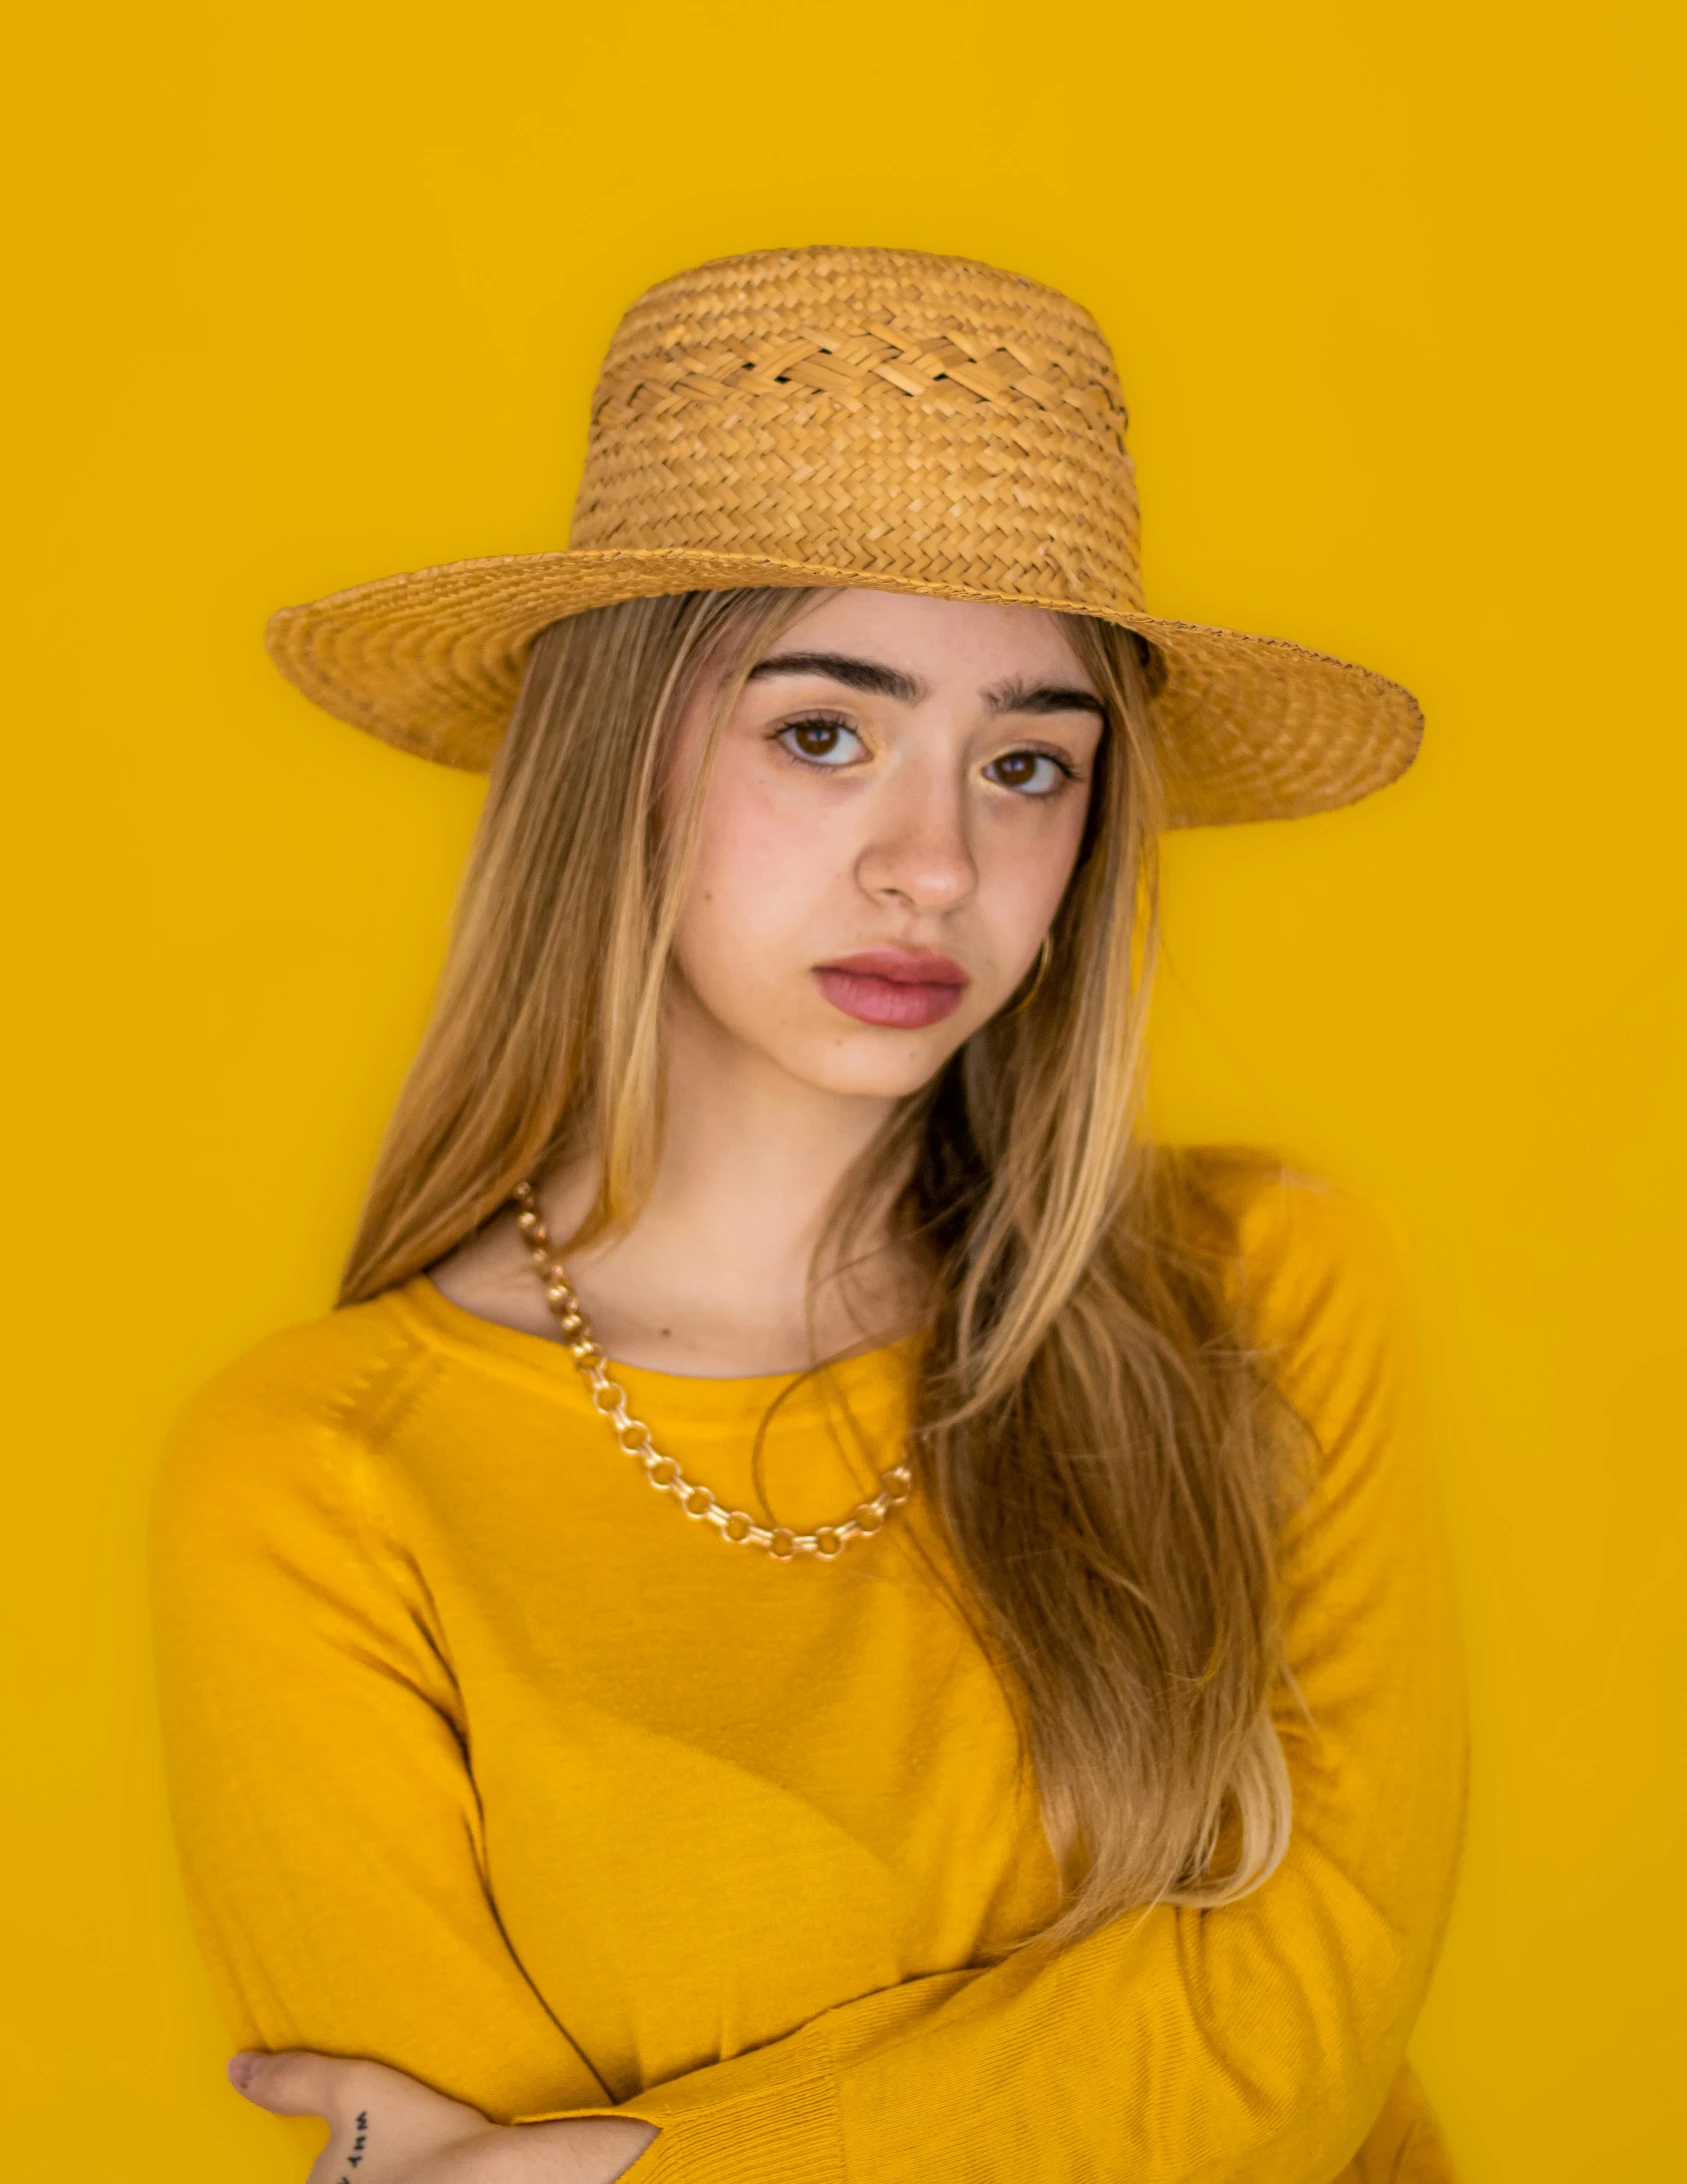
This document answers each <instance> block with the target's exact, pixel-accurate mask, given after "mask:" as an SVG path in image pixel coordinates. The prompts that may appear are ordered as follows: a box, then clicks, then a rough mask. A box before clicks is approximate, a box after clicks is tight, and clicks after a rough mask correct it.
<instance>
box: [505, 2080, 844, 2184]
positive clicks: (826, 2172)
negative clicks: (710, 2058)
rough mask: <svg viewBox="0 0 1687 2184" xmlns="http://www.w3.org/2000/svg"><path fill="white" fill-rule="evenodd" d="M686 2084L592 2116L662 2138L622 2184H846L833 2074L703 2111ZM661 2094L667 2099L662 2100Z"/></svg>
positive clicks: (549, 2119) (540, 2119) (536, 2119)
mask: <svg viewBox="0 0 1687 2184" xmlns="http://www.w3.org/2000/svg"><path fill="white" fill-rule="evenodd" d="M684 2083H685V2081H684V2080H683V2079H682V2080H680V2081H679V2084H678V2085H677V2086H675V2087H673V2088H664V2087H662V2086H653V2087H652V2088H651V2090H650V2091H649V2092H648V2093H644V2094H640V2095H639V2096H638V2097H637V2098H636V2099H635V2100H630V2101H628V2102H627V2103H626V2104H625V2106H623V2107H621V2108H616V2109H602V2108H600V2109H593V2110H590V2111H587V2112H588V2113H590V2114H593V2115H616V2116H635V2117H637V2119H638V2120H639V2122H641V2123H651V2124H654V2125H655V2126H656V2128H657V2131H658V2132H659V2134H660V2136H659V2137H658V2138H657V2139H656V2140H655V2141H654V2142H653V2143H652V2144H651V2145H650V2146H648V2147H646V2149H645V2151H644V2152H643V2153H642V2154H641V2155H640V2156H639V2158H638V2159H637V2161H635V2162H634V2163H633V2165H632V2167H631V2168H630V2169H628V2170H626V2171H625V2172H624V2173H623V2176H622V2179H621V2184H844V2163H843V2132H842V2129H841V2127H840V2124H839V2117H838V2088H837V2081H836V2079H835V2078H834V2077H833V2076H832V2075H831V2074H830V2072H827V2071H816V2072H815V2073H814V2074H813V2075H812V2076H811V2077H805V2078H797V2079H794V2080H792V2081H790V2082H789V2083H787V2084H783V2085H776V2086H765V2087H761V2088H759V2089H757V2090H755V2091H752V2092H746V2093H740V2094H738V2095H737V2096H736V2097H731V2096H729V2097H728V2098H726V2099H724V2100H722V2101H719V2102H718V2103H710V2104H708V2105H705V2106H694V2105H693V2104H692V2102H691V2101H689V2100H686V2099H685V2098H684V2097H683V2095H682V2094H681V2092H680V2089H681V2088H682V2087H683V2086H684ZM664 2092H668V2093H669V2095H670V2097H669V2098H667V2099H664V2097H663V2096H664ZM674 2095H680V2097H679V2098H674V2097H673V2096H674ZM572 2113H573V2114H575V2115H579V2114H580V2113H581V2111H580V2110H578V2109H576V2110H574V2111H572ZM566 2120H567V2119H566V2118H565V2117H562V2116H524V2117H522V2119H521V2121H522V2122H523V2123H560V2122H563V2121H566Z"/></svg>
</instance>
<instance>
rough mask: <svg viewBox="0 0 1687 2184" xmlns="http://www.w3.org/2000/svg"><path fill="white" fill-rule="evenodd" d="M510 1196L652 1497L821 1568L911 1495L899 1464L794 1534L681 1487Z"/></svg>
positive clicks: (557, 1311)
mask: <svg viewBox="0 0 1687 2184" xmlns="http://www.w3.org/2000/svg"><path fill="white" fill-rule="evenodd" d="M511 1195H512V1196H513V1198H514V1200H515V1205H516V1216H515V1218H516V1226H517V1227H518V1228H519V1229H520V1230H521V1233H522V1239H523V1241H524V1242H525V1243H526V1245H527V1249H528V1253H529V1255H530V1257H531V1258H532V1261H533V1264H534V1266H535V1268H536V1269H537V1270H538V1274H539V1279H540V1280H541V1281H542V1282H543V1283H544V1285H545V1302H546V1303H547V1304H548V1305H549V1306H550V1308H551V1311H552V1313H553V1315H554V1316H555V1319H556V1323H557V1326H558V1327H559V1328H560V1329H561V1332H562V1339H563V1341H564V1342H565V1343H566V1344H567V1346H568V1350H569V1353H570V1355H571V1356H572V1357H573V1359H574V1362H575V1364H576V1366H578V1368H579V1371H580V1375H581V1377H582V1379H584V1381H585V1382H586V1385H587V1386H588V1388H589V1389H590V1390H591V1398H592V1408H593V1410H595V1411H596V1412H597V1414H598V1416H599V1417H600V1418H601V1419H603V1420H604V1422H605V1424H606V1425H607V1426H608V1427H609V1430H610V1431H611V1432H612V1433H613V1434H614V1436H615V1442H616V1446H617V1447H618V1448H619V1449H620V1451H621V1453H622V1455H623V1456H630V1457H632V1459H633V1461H634V1462H635V1463H636V1464H638V1465H640V1466H641V1467H642V1468H643V1471H644V1475H645V1477H646V1478H647V1479H648V1480H649V1481H650V1484H651V1485H652V1486H653V1487H654V1488H655V1489H656V1491H657V1493H658V1494H672V1495H673V1497H674V1499H675V1500H676V1501H677V1502H678V1503H679V1505H680V1507H681V1508H682V1509H683V1510H684V1511H685V1513H686V1515H687V1516H688V1517H693V1518H695V1519H696V1520H697V1522H698V1523H700V1524H712V1525H713V1526H714V1528H715V1530H716V1531H717V1532H718V1533H719V1534H720V1536H721V1538H722V1539H724V1540H726V1541H727V1542H728V1543H729V1544H730V1545H731V1546H734V1547H760V1548H762V1549H763V1550H764V1552H766V1553H767V1554H770V1555H771V1556H772V1557H773V1559H774V1561H775V1562H791V1561H794V1560H795V1559H796V1557H797V1556H798V1555H818V1556H819V1557H820V1558H821V1560H822V1561H823V1562H829V1561H830V1560H831V1559H832V1557H833V1556H834V1555H839V1554H842V1552H843V1550H844V1548H845V1547H846V1546H847V1545H848V1544H849V1542H850V1541H851V1540H852V1539H869V1538H871V1536H872V1535H873V1533H875V1532H878V1531H882V1530H883V1529H884V1524H885V1520H886V1518H887V1517H888V1516H889V1515H890V1513H891V1511H892V1510H893V1509H895V1508H897V1507H898V1506H899V1505H900V1504H901V1503H903V1502H905V1501H906V1500H907V1499H908V1497H909V1495H910V1494H912V1493H913V1491H914V1475H913V1473H912V1472H911V1471H910V1470H909V1469H908V1466H907V1465H906V1464H893V1465H892V1466H891V1468H890V1470H888V1471H881V1472H880V1474H879V1491H878V1492H877V1493H876V1494H875V1495H874V1496H873V1498H872V1499H871V1501H864V1502H857V1503H856V1505H855V1507H854V1508H853V1509H852V1510H851V1511H850V1513H849V1515H848V1516H847V1517H845V1518H844V1519H843V1521H842V1522H841V1523H839V1524H822V1525H820V1526H818V1527H817V1528H816V1529H815V1530H814V1531H812V1532H793V1531H792V1530H791V1529H790V1527H789V1526H788V1525H783V1524H773V1525H767V1524H758V1523H757V1522H756V1520H755V1518H754V1517H752V1516H750V1515H749V1514H748V1512H747V1511H745V1510H743V1509H727V1508H724V1507H723V1506H722V1505H721V1503H719V1502H718V1501H716V1499H715V1497H714V1496H713V1494H711V1493H710V1492H709V1489H708V1488H707V1487H706V1486H699V1485H697V1483H696V1482H695V1481H694V1480H692V1479H688V1478H687V1477H686V1475H685V1473H684V1472H683V1471H682V1470H681V1469H680V1467H679V1465H678V1464H677V1463H675V1461H674V1459H673V1458H672V1457H671V1456H664V1455H663V1454H662V1453H661V1451H660V1450H659V1449H658V1448H657V1446H656V1443H655V1441H654V1440H653V1439H652V1437H651V1432H650V1428H649V1427H648V1426H647V1425H645V1424H644V1423H643V1421H642V1420H641V1419H637V1418H635V1417H633V1415H632V1413H631V1412H630V1411H629V1410H628V1409H627V1391H626V1389H625V1388H623V1387H622V1386H620V1384H619V1383H618V1382H617V1381H614V1380H611V1379H610V1377H609V1372H608V1361H607V1359H606V1358H605V1356H604V1354H603V1352H602V1351H601V1350H600V1349H599V1348H598V1346H597V1344H596V1343H595V1342H594V1341H593V1340H592V1330H591V1324H590V1322H589V1321H588V1320H587V1318H586V1315H585V1313H584V1312H582V1311H581V1309H580V1300H579V1298H578V1297H577V1296H576V1295H575V1294H574V1289H573V1285H572V1284H571V1283H570V1281H569V1279H568V1275H567V1273H566V1272H565V1270H564V1268H563V1264H562V1261H561V1260H560V1259H559V1258H558V1257H557V1255H556V1252H555V1250H554V1249H553V1248H552V1244H551V1240H550V1237H549V1236H548V1235H547V1234H546V1233H545V1224H544V1221H543V1219H542V1217H541V1216H540V1212H539V1201H538V1199H537V1197H536V1196H535V1194H534V1190H533V1185H532V1184H531V1183H528V1182H523V1183H518V1184H517V1185H516V1187H515V1190H514V1191H513V1192H512V1194H511Z"/></svg>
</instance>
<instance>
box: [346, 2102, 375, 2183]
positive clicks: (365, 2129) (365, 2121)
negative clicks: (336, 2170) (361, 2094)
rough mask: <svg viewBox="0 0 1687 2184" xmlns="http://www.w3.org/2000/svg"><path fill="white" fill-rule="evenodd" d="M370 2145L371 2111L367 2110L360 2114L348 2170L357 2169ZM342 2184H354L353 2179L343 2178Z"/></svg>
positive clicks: (347, 2159) (347, 2164) (348, 2156)
mask: <svg viewBox="0 0 1687 2184" xmlns="http://www.w3.org/2000/svg"><path fill="white" fill-rule="evenodd" d="M368 2145H369V2111H368V2110H367V2109H364V2110H362V2111H361V2112H360V2114H359V2116H358V2119H357V2136H356V2137H355V2138H354V2139H353V2140H352V2142H351V2152H350V2153H349V2154H347V2156H346V2167H347V2169H348V2170H350V2169H355V2168H356V2167H357V2165H358V2163H359V2162H360V2161H361V2160H362V2159H363V2156H364V2153H365V2151H366V2149H367V2147H368ZM340 2184H353V2179H352V2178H351V2177H350V2176H349V2175H348V2176H343V2177H341V2179H340Z"/></svg>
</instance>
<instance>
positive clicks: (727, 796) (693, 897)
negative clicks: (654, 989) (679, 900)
mask: <svg viewBox="0 0 1687 2184" xmlns="http://www.w3.org/2000/svg"><path fill="white" fill-rule="evenodd" d="M781 786H782V784H780V783H779V782H778V781H777V780H776V779H775V780H773V781H769V780H767V779H765V778H761V779H757V778H746V776H745V774H744V773H743V772H741V771H740V770H739V769H738V768H737V767H735V766H733V765H732V764H731V762H730V758H729V756H728V754H726V753H724V752H723V753H722V763H720V764H719V765H717V767H716V771H715V776H714V779H713V780H712V781H711V783H710V786H709V794H708V798H707V801H706V802H705V804H704V807H703V817H702V826H701V830H700V833H699V836H698V843H697V859H696V863H695V865H694V867H693V870H692V877H691V885H690V888H689V891H688V893H687V896H686V901H685V905H684V908H683V909H682V911H681V913H680V921H679V928H678V932H677V934H676V943H677V947H678V952H679V958H680V962H681V965H682V967H683V968H684V970H685V972H686V975H687V977H688V978H689V979H690V980H691V982H692V983H693V985H695V986H697V987H698V988H699V990H704V989H708V988H717V987H718V986H719V985H720V984H721V982H722V981H731V982H734V983H736V984H738V985H739V986H740V987H742V986H745V985H760V984H763V983H764V982H765V981H767V980H768V979H770V978H774V977H777V976H780V975H781V974H785V975H788V974H789V971H790V968H791V965H792V962H793V960H794V959H795V958H796V957H797V956H800V955H801V953H802V949H803V945H804V937H805V935H807V934H809V933H810V931H811V929H812V928H813V927H814V926H815V925H816V924H817V922H818V919H819V917H820V916H821V914H822V913H823V909H824V906H825V904H826V902H827V900H828V898H829V897H831V896H832V895H833V894H834V893H835V892H836V891H837V889H838V887H839V885H840V884H841V883H847V880H848V876H849V871H850V841H849V837H848V832H847V825H846V824H845V823H844V821H845V815H844V814H842V813H840V812H837V811H832V812H825V811H822V810H819V809H817V808H816V805H817V801H818V800H816V799H813V798H807V799H798V798H795V797H791V796H782V795H781V794H780V788H781ZM804 967H805V968H806V964H805V966H804Z"/></svg>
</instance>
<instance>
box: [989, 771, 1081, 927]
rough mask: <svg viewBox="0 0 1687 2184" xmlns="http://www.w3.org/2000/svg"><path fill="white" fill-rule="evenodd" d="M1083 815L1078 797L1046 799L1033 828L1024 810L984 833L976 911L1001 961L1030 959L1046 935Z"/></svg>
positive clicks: (1004, 816)
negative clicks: (993, 937)
mask: <svg viewBox="0 0 1687 2184" xmlns="http://www.w3.org/2000/svg"><path fill="white" fill-rule="evenodd" d="M1085 810H1086V805H1085V800H1084V798H1083V797H1082V796H1081V795H1071V794H1068V795H1065V796H1060V797H1054V798H1050V800H1049V804H1048V808H1047V809H1046V810H1044V811H1039V812H1037V813H1036V814H1035V817H1034V822H1033V823H1030V824H1027V823H1026V822H1027V820H1028V818H1030V817H1031V815H1029V814H1027V813H1026V812H1025V811H1024V810H1023V809H1020V810H1018V811H1012V810H1010V811H1006V812H1004V813H1003V814H1002V816H1001V820H1000V823H998V824H996V825H994V826H990V827H988V828H986V829H985V830H984V833H983V838H982V840H981V841H980V842H979V845H978V852H977V855H978V879H979V887H978V902H979V909H980V912H981V914H982V917H983V919H984V921H985V923H986V924H988V925H989V926H990V927H991V929H992V931H993V933H994V936H995V939H996V941H997V943H998V948H999V952H1000V955H1001V957H1002V959H1003V960H1004V961H1008V962H1011V961H1014V960H1016V959H1018V958H1021V957H1023V956H1025V955H1027V954H1029V953H1030V952H1031V950H1033V949H1034V948H1035V947H1036V945H1037V943H1038V941H1039V940H1040V939H1041V938H1042V936H1043V934H1044V933H1045V932H1046V931H1047V930H1048V927H1049V923H1050V921H1051V920H1052V919H1053V917H1054V914H1055V912H1056V910H1058V909H1059V907H1060V899H1061V897H1062V896H1063V895H1064V894H1065V892H1066V885H1067V882H1068V881H1069V880H1070V879H1071V877H1072V871H1073V868H1074V866H1075V865H1076V864H1077V861H1078V851H1079V848H1080V847H1081V845H1082V843H1083V838H1084V817H1085Z"/></svg>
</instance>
